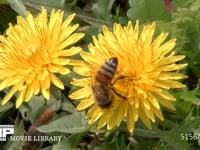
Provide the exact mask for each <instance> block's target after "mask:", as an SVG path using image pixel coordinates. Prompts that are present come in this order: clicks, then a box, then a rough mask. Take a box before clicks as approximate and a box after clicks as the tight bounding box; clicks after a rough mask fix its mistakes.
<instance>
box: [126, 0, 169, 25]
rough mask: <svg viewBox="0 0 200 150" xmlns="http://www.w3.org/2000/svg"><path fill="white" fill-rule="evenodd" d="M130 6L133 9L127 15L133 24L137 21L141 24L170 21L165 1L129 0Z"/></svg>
mask: <svg viewBox="0 0 200 150" xmlns="http://www.w3.org/2000/svg"><path fill="white" fill-rule="evenodd" d="M129 4H130V7H131V8H130V9H129V10H128V12H127V15H128V17H129V19H130V20H132V21H133V22H135V21H136V20H137V19H138V20H139V21H140V22H141V23H145V22H152V21H156V20H166V21H167V20H169V19H170V14H169V12H168V11H167V8H166V6H165V4H164V1H163V0H129Z"/></svg>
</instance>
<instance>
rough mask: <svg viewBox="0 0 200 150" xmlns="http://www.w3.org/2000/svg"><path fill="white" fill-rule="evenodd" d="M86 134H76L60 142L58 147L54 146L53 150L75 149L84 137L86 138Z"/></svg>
mask: <svg viewBox="0 0 200 150" xmlns="http://www.w3.org/2000/svg"><path fill="white" fill-rule="evenodd" d="M84 134H85V132H81V133H75V134H73V135H71V136H70V137H68V138H67V139H65V140H63V141H62V142H59V143H58V144H57V145H55V146H53V149H52V150H66V149H69V150H70V149H74V148H76V147H77V145H78V144H79V143H80V141H81V139H82V137H83V136H84Z"/></svg>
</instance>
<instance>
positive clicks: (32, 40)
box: [0, 8, 84, 108]
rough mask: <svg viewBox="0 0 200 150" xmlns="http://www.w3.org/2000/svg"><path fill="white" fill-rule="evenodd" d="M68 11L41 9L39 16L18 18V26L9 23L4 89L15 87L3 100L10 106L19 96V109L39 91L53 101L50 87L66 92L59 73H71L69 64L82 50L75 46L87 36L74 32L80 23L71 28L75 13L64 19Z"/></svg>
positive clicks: (0, 67)
mask: <svg viewBox="0 0 200 150" xmlns="http://www.w3.org/2000/svg"><path fill="white" fill-rule="evenodd" d="M63 15H64V12H63V11H61V10H58V11H55V10H54V9H53V10H52V11H51V14H50V18H49V19H48V16H47V10H46V9H45V8H42V9H41V13H39V14H38V15H37V16H36V17H33V15H32V14H31V13H30V12H27V17H26V19H24V18H23V17H21V16H18V17H17V24H16V25H12V24H9V28H8V29H7V30H6V32H5V35H0V59H1V60H0V74H1V76H0V90H3V89H5V88H7V87H11V89H10V91H9V92H8V93H7V95H6V96H5V97H4V99H3V100H2V105H4V104H6V103H7V102H8V101H9V100H10V99H11V97H13V95H14V94H15V93H17V100H16V108H19V106H20V105H21V104H22V103H23V102H24V101H25V102H27V101H29V100H30V99H31V97H32V96H33V95H37V94H38V93H39V92H41V93H42V95H43V96H44V97H45V98H46V99H49V97H50V91H49V89H50V84H51V83H53V84H54V85H55V86H56V87H58V88H60V89H63V88H64V85H63V83H62V81H61V80H60V79H59V78H58V77H57V76H56V74H68V73H69V72H70V70H69V69H68V68H66V65H68V64H70V63H71V61H73V60H70V59H69V56H72V55H74V54H76V53H79V52H80V51H81V48H80V47H75V46H72V45H73V44H75V43H76V42H77V41H78V40H80V39H81V38H82V37H83V36H84V34H83V33H73V32H74V31H75V30H76V29H77V28H78V26H79V25H78V24H75V25H70V23H71V22H72V20H73V18H74V17H75V14H72V15H70V16H68V17H67V19H65V20H63Z"/></svg>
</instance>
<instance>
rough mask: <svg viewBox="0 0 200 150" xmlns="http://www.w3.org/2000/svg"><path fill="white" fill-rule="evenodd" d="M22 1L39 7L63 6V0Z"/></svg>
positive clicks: (27, 4) (36, 7)
mask: <svg viewBox="0 0 200 150" xmlns="http://www.w3.org/2000/svg"><path fill="white" fill-rule="evenodd" d="M23 3H24V4H25V5H26V6H29V7H32V8H35V9H40V7H42V6H44V7H51V8H62V7H64V4H65V1H64V0H56V1H55V0H42V1H41V0H23Z"/></svg>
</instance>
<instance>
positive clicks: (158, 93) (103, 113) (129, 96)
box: [70, 21, 187, 134]
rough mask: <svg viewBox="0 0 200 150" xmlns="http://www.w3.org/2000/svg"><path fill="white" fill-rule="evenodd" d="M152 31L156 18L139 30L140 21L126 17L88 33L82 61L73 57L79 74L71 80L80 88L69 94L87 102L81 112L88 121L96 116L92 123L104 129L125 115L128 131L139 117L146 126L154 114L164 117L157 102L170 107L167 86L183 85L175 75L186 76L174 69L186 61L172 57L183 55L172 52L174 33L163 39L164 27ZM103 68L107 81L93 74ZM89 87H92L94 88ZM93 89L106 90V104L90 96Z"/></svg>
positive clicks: (80, 107)
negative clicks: (124, 22)
mask: <svg viewBox="0 0 200 150" xmlns="http://www.w3.org/2000/svg"><path fill="white" fill-rule="evenodd" d="M154 32H155V22H154V23H152V24H150V25H146V26H144V27H143V29H142V31H140V30H139V21H137V22H136V25H135V27H134V28H133V26H132V23H131V22H129V23H128V25H127V26H125V27H122V26H121V25H120V24H117V23H115V24H114V28H113V32H111V31H109V29H108V28H107V27H106V26H103V34H99V35H98V39H97V38H95V37H93V44H92V43H91V44H90V45H89V46H88V48H89V52H81V56H82V58H83V60H84V61H83V62H81V63H77V64H76V65H77V66H74V71H75V72H76V73H77V74H79V75H81V76H84V77H83V78H81V79H74V80H73V82H72V84H73V85H75V86H78V87H80V89H78V90H77V91H74V92H73V93H72V94H71V95H70V97H71V98H72V99H82V101H81V102H80V103H79V105H78V106H77V110H84V109H86V108H88V107H90V108H89V110H88V112H87V116H86V118H87V119H89V124H93V123H94V122H97V121H98V126H97V128H102V127H104V126H107V129H112V128H114V127H116V126H119V125H120V124H121V122H122V121H126V124H127V128H128V130H129V132H130V133H131V134H133V133H134V126H135V123H136V122H137V121H138V119H139V118H140V119H141V120H142V121H143V123H144V124H145V125H146V126H147V127H148V128H149V129H151V122H155V121H156V120H155V117H157V118H159V119H160V120H163V119H164V118H163V115H162V112H161V108H160V105H163V106H165V107H167V108H169V109H171V110H174V109H175V108H174V106H173V105H172V104H171V101H175V100H176V99H175V98H174V97H173V96H172V95H171V94H170V93H169V92H168V90H169V89H171V88H183V87H184V85H183V84H181V83H179V82H178V81H176V80H179V79H183V78H186V76H185V75H183V74H181V73H178V72H176V71H177V70H179V69H181V68H184V67H185V66H186V65H187V64H180V63H176V62H177V61H180V60H182V59H184V57H185V56H183V55H175V52H174V51H172V49H173V48H174V46H175V41H176V40H175V39H172V40H169V41H166V42H164V41H165V39H166V37H167V35H168V34H166V33H161V34H160V35H159V36H157V37H156V38H155V39H153V35H154ZM139 33H140V34H139ZM114 60H115V61H114ZM116 61H117V62H118V63H117V62H116ZM105 62H106V64H107V66H106V65H105ZM114 62H115V63H114ZM109 63H110V64H111V65H110V66H108V64H109ZM112 63H113V64H112ZM102 65H105V66H104V67H102ZM115 66H116V71H115V70H114V69H115ZM102 68H103V70H101V69H102ZM99 70H101V71H99ZM106 73H107V76H110V79H111V81H109V80H110V79H108V80H107V81H105V80H106V79H104V81H105V83H103V80H99V79H97V74H100V76H103V75H105V74H106ZM112 73H114V75H113V77H112ZM102 78H103V77H102ZM105 85H106V86H105ZM96 87H97V88H96ZM94 88H96V89H97V90H96V92H97V93H93V91H94ZM98 90H99V91H98ZM98 92H99V93H98ZM95 94H97V95H98V94H99V95H98V96H100V95H101V94H102V98H103V96H107V98H108V99H107V101H109V100H110V98H111V104H109V103H110V102H108V103H107V104H108V105H110V106H108V107H106V105H105V107H104V108H102V106H101V105H102V104H100V105H99V104H98V102H97V100H96V101H95V98H96V95H95ZM106 94H107V95H106ZM110 94H111V96H110ZM100 100H101V99H100Z"/></svg>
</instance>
